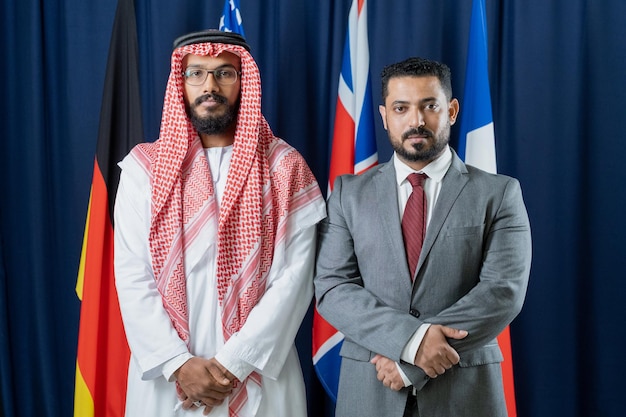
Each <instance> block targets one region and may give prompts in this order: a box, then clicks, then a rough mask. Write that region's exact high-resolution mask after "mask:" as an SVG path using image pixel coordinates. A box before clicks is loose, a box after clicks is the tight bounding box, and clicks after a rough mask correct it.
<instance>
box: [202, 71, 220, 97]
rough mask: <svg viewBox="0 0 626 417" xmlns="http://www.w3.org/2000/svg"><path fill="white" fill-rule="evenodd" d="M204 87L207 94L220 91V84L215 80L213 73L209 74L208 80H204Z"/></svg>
mask: <svg viewBox="0 0 626 417" xmlns="http://www.w3.org/2000/svg"><path fill="white" fill-rule="evenodd" d="M202 87H203V89H204V91H205V92H207V93H210V92H213V91H217V90H219V84H218V83H217V81H216V80H215V75H213V73H212V72H209V73H208V74H207V77H206V80H204V84H203V85H202Z"/></svg>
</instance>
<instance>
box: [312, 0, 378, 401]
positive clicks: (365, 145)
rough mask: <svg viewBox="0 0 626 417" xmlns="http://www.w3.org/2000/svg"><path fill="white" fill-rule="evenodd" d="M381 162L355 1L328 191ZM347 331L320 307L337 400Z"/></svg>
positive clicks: (321, 367)
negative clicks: (340, 329)
mask: <svg viewBox="0 0 626 417" xmlns="http://www.w3.org/2000/svg"><path fill="white" fill-rule="evenodd" d="M377 163H378V153H377V150H376V136H375V130H374V111H373V102H372V88H371V79H370V71H369V42H368V36H367V0H353V2H352V6H351V8H350V13H349V17H348V29H347V34H346V40H345V44H344V50H343V58H342V65H341V73H340V76H339V88H338V94H337V108H336V111H335V126H334V132H333V142H332V150H331V159H330V170H329V181H328V191H329V193H330V192H331V191H332V187H333V183H334V180H335V178H336V177H337V176H339V175H342V174H360V173H362V172H364V171H366V170H367V169H369V168H371V167H373V166H374V165H376V164H377ZM342 342H343V335H342V334H341V333H340V332H338V331H337V330H336V329H334V328H333V327H332V326H331V325H330V324H329V323H328V322H326V320H324V318H322V317H321V316H320V315H319V314H318V313H317V310H315V311H314V316H313V365H314V367H315V371H316V373H317V376H318V378H319V380H320V382H321V384H322V386H323V387H324V389H325V390H326V393H327V394H328V395H329V396H330V397H331V398H332V399H333V401H335V402H336V401H337V388H338V385H339V368H340V365H341V357H340V356H339V350H340V348H341V344H342Z"/></svg>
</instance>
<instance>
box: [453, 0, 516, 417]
mask: <svg viewBox="0 0 626 417" xmlns="http://www.w3.org/2000/svg"><path fill="white" fill-rule="evenodd" d="M488 62H489V55H488V51H487V19H486V13H485V0H474V1H473V4H472V17H471V20H470V34H469V42H468V47H467V68H466V70H465V93H464V95H463V106H462V110H461V129H460V137H459V157H460V158H461V159H463V160H464V161H465V163H467V164H469V165H473V166H475V167H477V168H480V169H482V170H484V171H487V172H491V173H493V174H495V173H496V172H497V166H496V143H495V134H494V128H493V116H492V113H491V94H490V90H489V69H488ZM498 344H499V345H500V350H502V356H503V357H504V360H503V361H502V364H501V366H502V383H503V386H504V396H505V400H506V407H507V411H508V416H509V417H516V416H517V411H516V404H515V384H514V380H513V355H512V352H511V336H510V329H509V327H508V326H507V327H506V328H505V329H504V330H503V331H502V333H500V335H499V336H498Z"/></svg>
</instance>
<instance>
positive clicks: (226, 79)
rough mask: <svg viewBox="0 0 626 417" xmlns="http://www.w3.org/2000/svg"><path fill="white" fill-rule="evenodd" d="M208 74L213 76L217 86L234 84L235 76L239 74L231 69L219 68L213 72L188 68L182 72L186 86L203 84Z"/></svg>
mask: <svg viewBox="0 0 626 417" xmlns="http://www.w3.org/2000/svg"><path fill="white" fill-rule="evenodd" d="M209 74H213V78H215V81H216V82H217V83H218V84H219V85H231V84H235V82H236V81H237V75H239V74H241V72H240V71H237V70H236V69H235V68H231V67H220V68H216V69H213V70H210V69H206V68H197V67H190V68H187V69H186V70H185V72H183V77H185V82H186V83H187V84H189V85H196V86H197V85H202V84H204V83H205V81H206V79H207V77H208V76H209Z"/></svg>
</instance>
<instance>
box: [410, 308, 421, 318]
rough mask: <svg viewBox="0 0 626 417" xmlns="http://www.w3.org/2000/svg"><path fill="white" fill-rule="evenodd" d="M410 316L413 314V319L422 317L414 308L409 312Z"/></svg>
mask: <svg viewBox="0 0 626 417" xmlns="http://www.w3.org/2000/svg"><path fill="white" fill-rule="evenodd" d="M409 314H411V315H412V316H413V317H419V316H420V312H419V311H417V310H415V309H414V308H412V309H411V310H409Z"/></svg>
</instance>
